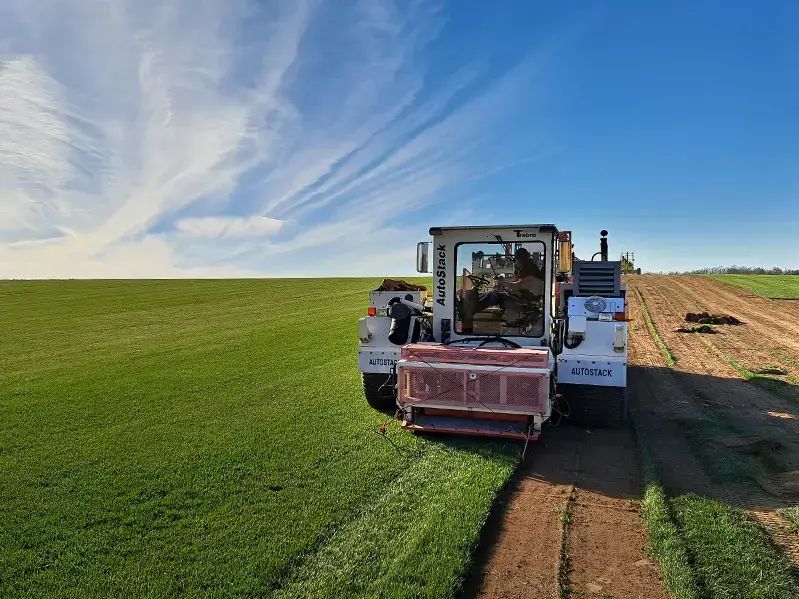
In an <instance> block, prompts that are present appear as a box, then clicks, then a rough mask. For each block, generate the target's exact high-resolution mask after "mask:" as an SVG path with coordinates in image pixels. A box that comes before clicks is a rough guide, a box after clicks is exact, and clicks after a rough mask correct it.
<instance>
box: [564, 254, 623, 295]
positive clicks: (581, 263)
mask: <svg viewBox="0 0 799 599" xmlns="http://www.w3.org/2000/svg"><path fill="white" fill-rule="evenodd" d="M573 268H574V295H583V296H585V295H597V296H600V297H619V295H620V294H621V291H620V289H621V262H618V261H616V262H589V261H587V260H575V261H574V266H573Z"/></svg>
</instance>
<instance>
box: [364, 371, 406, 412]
mask: <svg viewBox="0 0 799 599" xmlns="http://www.w3.org/2000/svg"><path fill="white" fill-rule="evenodd" d="M362 376H363V394H364V396H365V397H366V403H368V404H369V405H370V406H371V407H372V408H374V409H375V410H378V411H379V412H386V413H387V414H393V413H394V411H395V410H396V409H397V398H396V395H395V393H396V391H395V387H394V381H393V380H391V379H392V375H390V374H375V373H362Z"/></svg>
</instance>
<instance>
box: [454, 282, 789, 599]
mask: <svg viewBox="0 0 799 599" xmlns="http://www.w3.org/2000/svg"><path fill="white" fill-rule="evenodd" d="M627 284H628V289H629V292H628V298H629V309H630V318H631V320H632V322H631V323H630V371H629V385H630V393H631V397H630V400H631V408H632V410H633V411H634V413H635V415H636V418H637V420H638V422H639V424H640V426H641V427H642V429H643V432H644V434H645V435H647V438H648V440H649V443H650V444H651V448H652V450H653V453H654V456H655V459H656V461H657V462H658V465H659V466H660V470H661V472H662V475H663V478H664V483H665V485H666V487H667V489H668V490H669V491H670V492H671V493H674V494H677V493H682V492H686V491H694V492H698V493H701V494H705V495H709V496H712V497H715V498H717V499H720V500H722V501H725V502H728V503H732V504H734V505H738V506H740V507H743V508H744V509H748V510H750V512H751V513H752V514H753V515H754V516H755V517H757V518H758V519H759V521H760V522H761V523H762V524H763V525H764V526H765V527H766V528H767V530H769V532H770V533H771V534H772V536H773V538H774V539H775V541H776V542H777V543H778V544H779V545H780V546H781V547H782V548H783V549H784V550H785V551H786V553H787V554H788V555H789V557H791V559H793V561H794V562H795V563H797V564H799V536H798V535H797V534H796V533H795V532H791V530H790V528H789V527H788V526H787V523H786V521H785V520H784V519H782V517H780V516H778V515H777V514H776V512H775V510H776V509H777V508H779V507H783V506H788V505H794V504H796V503H797V502H799V497H796V496H790V495H781V494H780V492H784V489H780V488H775V486H774V485H771V484H766V483H768V482H769V481H771V480H772V479H773V477H774V475H775V473H778V472H781V471H791V470H799V434H797V433H799V408H797V406H799V404H797V401H798V400H799V387H797V383H799V336H797V335H796V331H797V330H799V301H786V300H768V299H764V298H760V297H757V296H753V295H751V294H749V293H748V292H746V291H744V290H739V289H737V288H734V287H730V286H727V285H724V284H721V283H716V282H714V281H712V280H710V279H707V278H704V277H684V276H680V277H671V276H653V275H643V276H634V277H629V278H628V280H627ZM642 300H643V302H646V306H647V307H648V310H649V313H650V314H651V317H652V320H653V321H654V324H655V326H656V328H657V331H658V333H659V335H660V337H661V339H662V341H663V343H664V344H665V345H666V347H667V348H668V351H670V353H671V354H672V355H673V356H674V358H675V360H676V363H675V365H674V367H673V368H672V367H669V366H668V364H667V361H666V359H665V357H664V356H663V354H662V352H661V349H660V348H659V347H658V345H657V344H656V341H655V339H654V338H653V336H652V334H651V332H650V330H649V329H648V327H647V325H646V320H645V318H644V312H643V306H642ZM704 310H706V311H709V312H714V313H725V314H731V315H733V316H736V317H738V318H739V319H740V320H742V321H743V322H744V324H743V325H739V326H732V325H722V326H717V327H715V328H716V329H717V330H718V334H715V335H702V334H685V333H678V332H676V329H677V328H678V327H680V326H683V325H684V324H685V323H684V322H683V319H684V316H685V313H686V312H699V311H704ZM765 367H778V368H780V369H781V370H782V371H784V373H785V374H782V375H770V378H771V379H773V380H767V381H765V383H766V384H767V385H764V384H760V383H763V381H754V382H753V381H748V380H746V377H747V376H751V373H753V372H756V371H757V370H759V369H762V368H765ZM636 455H637V454H636V451H635V448H634V445H633V443H632V441H631V439H630V437H629V434H628V433H627V431H624V430H617V431H612V430H593V431H586V430H584V429H580V428H578V427H573V426H561V427H557V428H550V429H549V430H546V431H545V434H544V435H543V436H542V440H541V441H540V442H539V444H538V445H537V446H536V447H534V448H533V449H532V453H531V455H530V456H528V459H527V461H526V463H525V464H524V466H523V468H522V471H521V472H520V474H519V476H518V477H517V479H516V481H515V483H514V486H513V487H512V488H511V489H510V490H509V492H508V494H507V497H506V498H505V500H504V502H503V504H502V505H500V506H499V507H500V512H499V513H500V515H499V516H498V517H497V518H496V521H495V522H493V524H491V523H490V524H489V528H490V529H491V530H490V531H489V535H488V538H487V542H486V543H485V547H484V548H483V552H482V554H481V555H480V556H478V561H479V562H480V564H479V568H478V570H477V571H476V572H475V580H473V581H471V584H470V585H467V593H466V595H467V596H477V597H481V598H500V597H502V598H525V597H537V598H538V597H545V598H546V597H559V596H560V593H561V587H568V588H570V590H571V594H572V596H574V597H592V596H595V597H603V596H611V597H614V598H616V599H622V598H634V597H652V598H657V597H666V592H665V590H664V589H663V585H662V583H661V582H660V580H659V573H658V569H657V567H656V566H655V565H653V564H652V563H650V561H649V558H648V556H647V547H648V539H647V536H646V531H645V529H644V527H643V524H642V522H641V519H640V517H639V514H638V507H637V500H638V499H639V498H640V492H641V487H640V484H641V483H640V472H639V467H638V463H637V461H636ZM730 455H734V457H735V460H734V462H735V464H736V468H737V469H733V470H731V471H729V472H727V471H725V468H724V466H725V464H726V463H727V462H726V461H725V460H729V457H730ZM742 472H743V473H744V475H743V476H742V475H741V473H742ZM766 488H768V489H769V490H766Z"/></svg>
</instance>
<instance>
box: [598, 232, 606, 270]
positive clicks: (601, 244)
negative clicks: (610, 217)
mask: <svg viewBox="0 0 799 599" xmlns="http://www.w3.org/2000/svg"><path fill="white" fill-rule="evenodd" d="M599 234H600V235H601V237H600V238H599V255H600V260H602V262H607V261H608V239H607V237H608V232H607V231H606V230H605V229H602V230H601V231H600V232H599Z"/></svg>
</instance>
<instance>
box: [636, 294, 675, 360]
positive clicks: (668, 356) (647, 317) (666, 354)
mask: <svg viewBox="0 0 799 599" xmlns="http://www.w3.org/2000/svg"><path fill="white" fill-rule="evenodd" d="M635 293H636V295H638V300H639V301H640V302H641V310H642V311H643V313H644V322H646V328H647V329H648V330H649V334H650V335H651V336H652V340H653V341H654V342H655V345H657V346H658V349H659V350H660V353H661V354H663V358H664V359H665V360H666V364H668V365H669V367H670V368H674V366H675V365H676V362H677V360H676V359H675V358H674V356H673V355H672V353H671V351H670V350H669V347H668V346H667V345H666V343H665V341H663V338H662V337H661V336H660V333H659V332H658V329H657V327H656V326H655V321H654V320H652V315H651V314H650V313H649V307H648V306H647V305H646V300H645V299H644V296H643V294H642V293H641V292H640V291H639V290H638V289H636V290H635Z"/></svg>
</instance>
